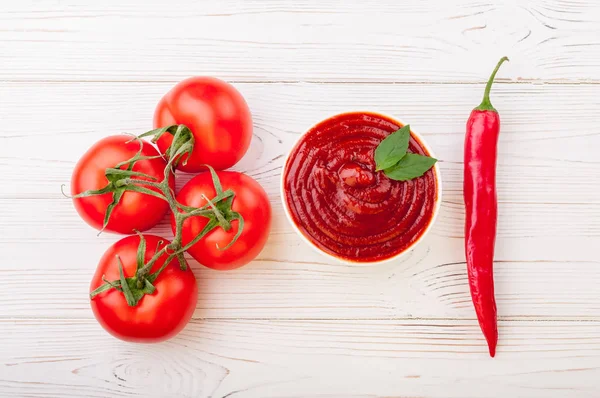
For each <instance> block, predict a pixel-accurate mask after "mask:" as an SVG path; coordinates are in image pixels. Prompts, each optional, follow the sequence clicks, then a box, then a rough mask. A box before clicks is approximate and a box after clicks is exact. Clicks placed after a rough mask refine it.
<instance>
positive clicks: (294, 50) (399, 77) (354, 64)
mask: <svg viewBox="0 0 600 398" xmlns="http://www.w3.org/2000/svg"><path fill="white" fill-rule="evenodd" d="M206 3H207V2H198V1H193V0H176V1H171V2H168V3H158V2H143V3H140V2H137V1H117V0H111V1H104V2H102V4H99V5H97V6H96V7H89V6H87V5H84V4H81V3H79V2H76V1H73V0H70V1H61V2H56V1H51V0H45V1H38V2H36V3H35V5H29V4H28V3H24V2H7V3H3V5H2V6H1V7H2V9H1V10H0V23H1V25H2V29H1V30H0V48H1V49H2V51H0V64H2V65H3V67H2V68H1V69H0V79H1V80H37V81H49V80H77V81H81V80H85V81H89V80H97V81H106V80H113V81H114V80H118V81H123V80H137V81H141V80H143V81H176V80H179V79H182V78H184V77H187V76H190V75H195V74H208V75H215V76H221V77H223V78H226V79H229V80H236V81H329V82H335V81H360V82H364V81H380V82H422V81H446V82H447V81H453V82H457V81H460V82H473V81H475V82H482V81H484V80H485V79H487V76H488V74H489V72H490V69H491V68H492V65H494V64H495V62H496V61H497V60H498V59H499V58H500V56H502V55H508V56H510V57H511V58H512V62H511V63H510V64H509V65H507V66H505V67H504V68H503V71H502V76H501V78H502V79H503V80H507V79H508V80H511V81H514V82H519V81H522V80H536V81H537V80H543V81H548V80H552V81H559V82H560V81H588V82H596V83H597V82H599V81H600V43H599V42H598V37H599V33H600V5H599V4H598V2H593V1H561V2H551V1H546V0H528V1H520V2H514V1H507V2H502V1H500V2H494V3H493V4H492V3H485V2H480V1H477V0H451V1H445V2H443V3H440V2H419V3H415V2H398V1H394V0H386V1H377V2H374V1H362V2H351V3H350V2H345V3H343V5H342V4H341V3H339V2H337V1H335V0H327V1H321V0H310V1H308V0H307V1H295V2H280V1H276V0H268V1H267V0H264V1H259V2H247V1H243V0H228V1H216V2H210V3H211V4H206Z"/></svg>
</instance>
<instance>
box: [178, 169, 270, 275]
mask: <svg viewBox="0 0 600 398" xmlns="http://www.w3.org/2000/svg"><path fill="white" fill-rule="evenodd" d="M217 176H218V177H219V179H220V181H221V184H222V186H223V190H228V189H231V190H232V191H233V192H234V193H235V197H234V199H233V204H232V206H231V209H232V210H233V211H234V212H238V213H240V214H241V216H242V217H243V218H244V227H243V229H242V232H241V235H240V236H239V238H238V239H237V241H236V242H235V243H234V244H233V245H231V246H230V247H229V248H227V249H225V250H222V249H223V248H225V247H226V246H227V245H228V244H229V243H230V242H231V241H232V239H233V238H234V237H235V235H236V233H237V232H238V228H239V226H240V222H239V220H233V221H232V222H231V225H232V228H231V229H230V230H229V231H225V230H224V229H223V228H221V227H217V228H215V229H213V230H212V231H210V232H209V233H208V234H207V235H206V236H204V237H203V238H202V239H201V240H200V241H198V242H197V243H196V244H194V245H193V246H192V247H190V248H189V249H188V250H187V252H188V253H189V254H190V255H191V256H192V257H194V259H196V260H197V261H198V262H199V263H200V264H202V265H205V266H207V267H209V268H213V269H217V270H231V269H235V268H239V267H241V266H243V265H245V264H247V263H249V262H250V261H252V260H253V259H254V258H255V257H256V256H257V255H258V254H259V253H260V251H261V250H262V249H263V247H264V246H265V243H266V242H267V238H268V236H269V231H270V229H271V204H270V203H269V198H268V197H267V193H266V192H265V191H264V189H263V188H262V187H261V186H260V184H259V183H258V182H256V181H255V180H254V179H252V178H251V177H249V176H247V175H245V174H243V173H238V172H235V171H218V172H217ZM215 195H216V190H215V186H214V184H213V181H212V178H211V175H210V173H208V172H205V173H201V174H199V175H197V176H196V177H194V178H192V179H191V180H190V181H189V182H188V183H187V184H186V185H184V187H183V188H182V189H181V191H180V192H179V194H178V195H177V201H178V202H179V203H181V204H183V205H186V206H192V207H202V206H204V205H206V204H207V201H206V198H208V199H211V198H214V197H215ZM171 220H172V222H171V226H172V228H173V231H175V221H174V218H173V217H172V218H171ZM207 223H208V219H207V218H205V217H201V216H196V217H191V218H188V219H187V220H185V222H184V223H183V228H182V243H183V245H184V246H185V245H186V244H187V243H189V242H191V241H192V240H193V239H194V237H196V236H198V235H199V234H200V232H201V231H202V230H203V229H204V227H205V226H206V224H207Z"/></svg>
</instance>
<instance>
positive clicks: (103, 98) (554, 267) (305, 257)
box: [0, 82, 600, 319]
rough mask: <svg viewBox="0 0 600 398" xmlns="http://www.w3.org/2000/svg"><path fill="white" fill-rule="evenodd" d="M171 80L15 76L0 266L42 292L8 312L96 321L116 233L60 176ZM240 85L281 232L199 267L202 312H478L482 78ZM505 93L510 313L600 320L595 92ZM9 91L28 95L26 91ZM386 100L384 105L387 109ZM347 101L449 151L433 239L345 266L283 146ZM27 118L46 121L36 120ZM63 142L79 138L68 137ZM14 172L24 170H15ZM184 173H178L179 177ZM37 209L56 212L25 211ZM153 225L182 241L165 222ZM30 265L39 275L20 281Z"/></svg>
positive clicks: (143, 124) (247, 162)
mask: <svg viewBox="0 0 600 398" xmlns="http://www.w3.org/2000/svg"><path fill="white" fill-rule="evenodd" d="M170 86H171V85H170V84H169V83H153V84H147V83H127V84H124V83H93V82H90V83H51V84H45V85H44V86H42V87H39V85H37V84H36V83H8V84H6V85H5V86H4V87H3V90H2V91H0V92H1V93H2V95H1V96H0V109H2V119H3V120H5V122H6V123H7V125H11V126H12V125H14V126H17V125H18V126H19V128H18V129H15V130H11V131H7V132H6V133H5V134H4V138H3V141H4V145H2V146H1V147H0V162H1V163H0V172H1V173H2V174H4V175H6V176H8V185H7V186H6V188H5V189H4V190H3V192H2V194H1V195H0V206H2V210H3V211H1V212H0V223H1V224H2V225H3V226H5V228H3V229H2V230H0V242H2V243H3V244H4V245H5V249H4V250H3V251H2V253H0V259H1V260H2V261H1V264H2V265H0V272H2V274H3V277H4V279H5V280H6V281H9V283H10V285H11V286H13V287H14V288H15V289H17V290H19V291H22V292H23V294H27V296H28V297H29V299H28V300H26V301H23V300H21V299H20V296H18V295H14V294H13V291H12V290H3V291H0V304H2V306H3V307H4V308H5V309H4V314H5V315H7V316H8V315H10V316H17V317H34V316H46V315H48V314H51V315H52V316H61V317H68V318H73V317H76V318H81V317H83V318H89V317H91V314H90V312H89V304H88V300H87V296H86V293H87V289H88V284H89V280H90V278H91V275H92V273H93V269H94V267H95V264H96V261H97V260H98V259H99V258H100V256H101V254H102V253H103V251H104V250H105V249H106V247H108V245H109V244H110V243H112V242H114V241H115V240H117V239H118V237H117V236H115V235H110V234H106V235H102V236H101V237H97V236H96V232H95V231H94V230H92V229H90V228H88V227H87V226H86V225H85V224H84V223H83V222H82V221H81V220H80V219H79V217H78V215H77V214H76V213H75V212H74V210H73V207H72V204H71V201H70V200H68V199H66V198H64V197H63V196H62V195H61V194H60V190H59V187H60V184H61V183H68V182H69V178H70V173H71V170H72V168H73V166H74V163H75V161H76V160H77V158H78V156H79V155H80V153H82V152H83V151H84V150H85V149H86V148H87V147H88V146H89V145H91V143H93V142H94V141H95V140H97V139H99V138H100V137H103V136H105V135H107V134H112V133H119V132H122V131H129V132H138V133H139V132H143V131H145V130H147V129H149V128H151V126H150V125H149V124H148V123H149V120H150V116H149V115H151V114H152V110H153V107H154V104H155V102H156V100H157V98H160V95H161V94H162V93H164V92H166V91H167V90H168V88H169V87H170ZM236 86H237V87H238V88H239V89H240V90H241V91H242V93H243V94H244V96H245V97H246V98H247V99H248V102H249V104H250V107H251V109H252V112H253V115H254V119H255V137H254V139H253V142H252V147H251V149H250V151H249V153H248V155H247V156H246V157H245V158H244V160H243V161H242V162H241V164H240V165H239V166H237V168H238V169H239V170H243V171H245V172H247V173H248V174H250V175H251V176H253V177H255V178H256V179H257V180H258V181H259V182H260V183H261V184H262V185H263V186H264V187H265V189H266V190H267V192H268V194H269V196H270V198H271V201H272V205H273V209H274V225H273V233H272V235H271V238H270V241H269V243H268V245H267V247H266V249H265V250H264V251H263V253H262V254H261V255H260V256H259V258H258V260H257V261H256V262H255V263H253V264H251V265H250V266H248V267H246V268H244V269H242V270H239V271H236V272H233V273H219V272H214V271H210V270H206V269H204V268H203V267H201V266H200V265H198V264H196V263H195V262H193V261H192V264H193V267H194V270H195V271H196V275H197V278H198V282H199V284H200V287H201V291H202V292H204V293H203V294H202V295H201V298H200V300H199V301H198V307H197V311H196V314H195V316H196V317H197V318H236V319H237V318H248V317H249V318H265V317H269V318H274V319H288V318H296V319H306V318H309V319H313V318H319V319H326V318H343V319H348V318H357V319H365V318H369V319H372V318H375V319H377V318H415V317H416V318H421V317H424V318H460V319H472V318H473V316H474V314H473V311H472V305H471V304H470V300H469V291H468V286H467V283H466V273H465V272H466V271H465V264H464V254H463V246H462V245H463V243H462V236H463V223H464V210H463V205H462V196H461V195H462V137H463V136H464V123H465V118H466V115H467V114H468V111H469V110H470V108H471V107H472V104H473V103H476V102H477V100H478V99H479V96H480V94H481V89H482V86H481V85H467V86H465V85H460V84H448V85H444V86H443V87H441V85H437V84H424V85H418V86H417V85H399V86H397V85H386V84H361V85H355V84H336V85H320V84H267V85H257V84H236ZM441 88H443V89H442V90H441ZM495 90H496V91H495V93H494V103H495V104H496V106H497V107H498V108H499V109H501V110H502V123H503V130H502V139H501V142H500V153H501V154H500V160H499V163H500V168H499V176H498V190H499V195H500V197H499V200H500V214H501V217H500V220H499V226H498V240H497V254H496V260H497V264H496V274H497V278H496V280H497V298H498V305H499V312H500V316H502V317H503V318H505V319H514V318H523V317H525V318H533V317H539V318H543V319H598V318H600V305H599V304H598V303H596V302H595V301H593V300H592V298H593V297H596V296H597V293H596V291H597V289H596V286H597V283H598V282H599V281H600V268H598V264H599V262H598V256H597V255H596V254H595V253H594V252H593V251H590V250H587V249H586V248H588V247H590V246H596V245H598V244H599V243H600V203H599V202H598V196H597V192H596V191H595V190H593V189H590V186H592V185H598V184H599V183H600V168H599V167H600V166H599V165H600V163H598V162H597V160H596V159H595V155H594V154H593V152H591V151H590V152H587V151H578V150H577V148H588V147H589V148H591V147H594V146H598V145H599V144H600V129H599V128H598V127H597V126H596V121H595V118H594V109H595V108H596V107H597V106H598V105H599V100H598V99H597V98H596V90H595V86H594V85H584V86H580V85H535V84H521V85H503V84H499V85H498V86H496V87H495ZM11 93H18V96H17V97H16V99H17V100H15V97H14V96H11V95H10V94H11ZM382 99H385V102H383V103H384V106H383V107H382V106H378V104H381V103H382V102H381V101H382ZM25 102H26V103H27V104H25ZM25 105H27V106H25ZM381 108H383V109H381ZM75 109H76V111H74V110H75ZM348 109H381V110H382V111H384V112H387V113H390V114H393V115H398V117H401V118H403V119H405V120H406V121H407V122H410V123H411V125H412V126H414V127H413V128H414V129H416V130H417V131H420V132H421V133H422V134H423V135H424V137H425V138H426V139H427V140H428V142H429V143H430V144H431V145H432V146H433V148H435V149H436V156H438V158H439V159H440V160H441V167H442V174H443V185H444V195H443V205H442V211H441V214H440V217H439V219H438V221H437V223H436V225H435V227H434V229H433V230H432V232H431V235H430V236H429V237H428V238H427V239H426V241H425V242H424V244H423V245H422V246H421V247H419V248H417V250H415V251H414V252H413V253H412V254H411V256H409V257H408V258H406V259H405V260H404V261H402V262H398V263H395V264H390V265H388V266H382V267H375V268H368V269H360V268H358V269H357V268H352V267H345V266H340V265H336V264H333V263H331V262H330V261H328V260H327V259H325V258H323V257H322V256H320V255H318V254H316V253H313V252H312V251H310V249H309V248H308V247H307V246H306V245H305V244H304V243H303V242H302V241H301V240H300V239H299V238H298V237H297V236H296V235H295V234H294V232H293V231H292V229H291V227H290V226H289V225H288V223H287V221H286V220H285V217H284V214H283V209H282V206H281V203H280V198H279V175H280V171H281V167H282V165H283V162H284V157H285V154H286V153H287V152H288V151H289V149H290V148H291V146H292V145H293V143H294V142H295V140H296V139H297V138H298V136H299V134H301V133H302V132H303V131H305V129H306V128H307V127H308V126H310V125H311V124H313V123H315V122H316V121H318V120H320V119H321V118H323V117H326V116H327V115H329V114H332V113H336V112H340V111H342V110H348ZM505 109H506V112H505V111H504V110H505ZM30 113H34V114H36V115H39V117H36V118H29V117H28V114H30ZM547 114H552V115H557V117H556V118H553V119H549V118H546V117H545V116H546V115H547ZM559 115H560V116H559ZM576 115H582V116H579V117H577V116H576ZM61 140H62V142H68V145H56V142H58V141H61ZM565 145H566V146H569V148H571V149H570V150H565ZM48 148H52V150H51V151H48ZM16 169H18V170H20V172H19V173H17V174H14V173H13V172H11V170H16ZM580 170H581V171H580ZM573 176H575V177H573ZM187 179H189V176H187V175H182V176H180V179H179V184H178V185H179V186H181V185H182V184H183V183H185V181H187ZM32 208H33V209H43V211H41V212H36V213H31V212H28V209H32ZM549 220H552V221H551V222H549ZM45 231H52V232H51V233H48V232H45ZM153 232H155V233H157V234H159V235H161V236H165V237H170V236H171V232H170V229H169V227H168V226H167V225H166V221H165V223H163V224H162V225H160V226H159V227H157V228H155V229H154V230H153ZM31 242H35V244H36V245H37V247H39V248H40V250H45V251H46V252H48V253H62V254H61V255H57V256H47V258H45V259H44V261H39V258H40V257H39V253H38V252H36V251H28V250H27V249H26V248H27V245H28V244H31ZM23 269H27V270H28V272H29V274H31V275H35V277H32V278H31V279H27V280H23V279H22V276H21V275H22V274H21V270H23ZM67 277H68V278H69V279H70V280H71V281H72V282H71V283H69V284H68V285H66V286H65V285H64V284H63V283H61V281H62V280H63V279H64V278H67ZM241 298H243V300H242V299H241Z"/></svg>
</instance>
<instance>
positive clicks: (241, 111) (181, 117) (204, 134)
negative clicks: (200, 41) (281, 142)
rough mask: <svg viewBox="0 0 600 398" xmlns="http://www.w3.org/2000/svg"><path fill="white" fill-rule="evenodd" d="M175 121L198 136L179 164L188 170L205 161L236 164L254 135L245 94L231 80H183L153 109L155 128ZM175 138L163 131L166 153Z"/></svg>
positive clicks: (220, 166) (160, 145) (223, 165)
mask: <svg viewBox="0 0 600 398" xmlns="http://www.w3.org/2000/svg"><path fill="white" fill-rule="evenodd" d="M172 124H185V125H186V126H187V127H188V128H189V129H190V130H191V131H192V133H193V135H194V138H195V145H194V150H193V152H192V154H191V155H190V156H189V159H187V164H185V165H184V164H182V163H181V162H180V164H179V165H178V169H179V170H181V171H185V172H188V173H197V172H200V171H202V170H204V168H203V166H202V165H203V164H208V165H210V166H212V167H213V168H215V169H217V170H223V169H227V168H229V167H231V166H233V165H234V164H236V163H237V162H238V161H239V160H240V159H241V158H242V156H244V154H245V153H246V151H247V150H248V147H249V146H250V139H251V138H252V116H251V114H250V109H249V108H248V105H247V104H246V101H245V100H244V97H242V95H241V94H240V92H239V91H237V90H236V89H235V88H234V87H233V86H232V85H230V84H229V83H226V82H224V81H222V80H219V79H216V78H212V77H192V78H189V79H186V80H183V81H182V82H180V83H179V84H177V85H176V86H175V87H173V88H172V89H171V90H170V91H169V92H168V93H167V94H165V96H164V97H163V98H162V99H161V100H160V102H159V103H158V105H157V107H156V110H155V112H154V128H160V127H166V126H169V125H172ZM172 141H173V136H172V135H171V134H168V133H167V134H164V135H163V136H162V137H161V138H160V139H159V140H158V142H157V144H158V148H159V149H160V151H161V152H162V153H165V151H166V150H167V148H168V147H169V146H170V145H171V142H172ZM186 157H187V156H185V157H184V158H183V159H185V158H186Z"/></svg>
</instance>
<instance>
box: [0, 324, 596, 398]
mask: <svg viewBox="0 0 600 398" xmlns="http://www.w3.org/2000/svg"><path fill="white" fill-rule="evenodd" d="M598 326H599V324H598V323H597V322H589V323H588V322H575V323H573V322H532V321H521V322H516V321H503V322H500V328H501V330H502V336H503V338H502V339H501V342H500V345H499V355H498V357H497V358H496V359H494V360H489V359H488V358H486V357H487V352H486V348H485V346H483V345H482V344H481V340H482V337H481V335H480V332H479V327H478V325H477V324H476V322H475V321H456V320H441V321H426V320H415V321H388V320H372V321H368V320H363V321H356V320H353V321H346V320H335V321H331V320H330V321H327V320H324V321H315V320H312V321H283V320H282V321H273V320H228V321H223V320H221V321H208V320H202V321H200V320H195V321H192V322H191V323H190V324H188V326H187V327H186V328H185V329H184V330H183V331H182V332H181V333H180V334H179V335H178V336H177V337H175V338H174V339H172V340H170V341H169V342H166V343H164V344H160V345H154V346H152V345H151V346H143V345H142V346H140V345H134V344H126V343H123V342H119V341H117V340H115V339H113V338H111V337H110V336H108V335H107V334H105V333H104V331H102V330H101V329H100V327H99V326H98V325H97V324H96V323H95V321H93V320H89V321H88V320H85V321H84V320H54V319H44V320H27V319H23V320H14V321H11V320H1V321H0V327H1V328H2V329H3V330H4V331H6V334H7V335H8V336H15V334H17V333H18V334H19V336H20V337H19V339H18V343H19V346H20V349H19V350H18V351H16V350H14V349H13V348H12V344H14V341H13V339H14V337H9V338H8V339H7V338H3V339H2V340H0V348H1V350H0V369H2V371H1V372H0V391H2V392H4V393H5V394H6V395H10V394H12V395H11V396H16V395H19V394H21V393H22V392H24V391H27V392H28V393H29V395H31V396H35V397H53V396H62V397H81V396H86V397H115V396H118V397H120V396H123V397H137V396H144V397H148V396H149V397H161V398H164V397H223V398H224V397H238V398H239V397H286V398H287V397H289V398H291V397H324V396H325V397H340V398H341V397H352V398H354V397H356V398H358V397H360V398H371V397H436V398H465V397H467V398H495V397H498V396H499V395H498V392H500V391H501V392H502V394H505V395H503V396H511V397H512V396H519V397H522V396H526V397H532V398H533V397H556V398H565V397H577V398H596V397H597V391H598V380H599V379H600V366H599V365H600V328H599V327H598ZM40 330H42V331H43V334H44V338H43V339H41V340H40V339H39V336H40Z"/></svg>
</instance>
